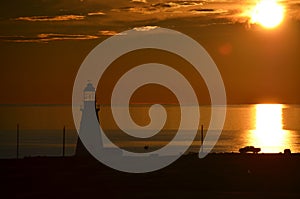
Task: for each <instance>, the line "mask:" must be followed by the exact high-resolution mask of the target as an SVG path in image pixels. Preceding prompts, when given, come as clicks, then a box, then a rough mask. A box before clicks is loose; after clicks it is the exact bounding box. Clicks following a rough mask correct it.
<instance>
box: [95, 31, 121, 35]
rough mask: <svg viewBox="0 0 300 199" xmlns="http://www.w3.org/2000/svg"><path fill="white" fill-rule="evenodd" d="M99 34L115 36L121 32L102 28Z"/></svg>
mask: <svg viewBox="0 0 300 199" xmlns="http://www.w3.org/2000/svg"><path fill="white" fill-rule="evenodd" d="M99 34H100V35H102V36H113V35H117V34H119V33H117V32H116V31H113V30H100V31H99Z"/></svg>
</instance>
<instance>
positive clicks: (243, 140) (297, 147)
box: [0, 104, 300, 158]
mask: <svg viewBox="0 0 300 199" xmlns="http://www.w3.org/2000/svg"><path fill="white" fill-rule="evenodd" d="M120 108H122V107H120ZM188 108H198V107H188ZM216 108H220V107H216ZM221 108H222V107H221ZM166 109H167V112H168V113H170V114H169V115H168V121H167V124H166V126H165V128H164V129H163V130H162V131H161V132H160V133H159V134H157V135H156V136H154V137H152V138H149V139H135V138H132V137H129V136H127V135H126V134H125V133H121V132H120V131H119V130H118V129H117V127H116V125H115V123H114V122H112V121H111V120H109V119H106V120H105V119H102V120H103V121H104V122H103V123H104V124H103V128H104V129H105V133H106V134H107V135H108V136H109V138H110V139H111V140H112V141H113V142H114V143H115V144H116V145H118V146H120V147H122V148H124V149H126V150H129V151H134V152H144V150H145V149H144V146H146V145H147V146H149V149H150V150H153V151H154V150H156V149H158V148H161V147H163V146H164V145H165V144H167V143H168V142H169V141H170V140H171V139H172V138H173V136H174V135H175V134H176V129H177V122H178V115H177V113H178V107H177V106H172V105H169V106H167V108H166ZM147 110H148V108H147V107H145V106H133V107H132V114H133V118H134V119H135V120H136V121H137V123H141V124H146V123H147V122H149V121H148V120H149V118H148V117H147ZM0 111H1V113H2V114H3V116H2V118H3V119H2V121H1V122H0V158H14V157H16V124H17V123H19V124H20V157H25V156H61V155H62V137H63V136H62V135H63V133H62V128H63V126H66V155H73V154H74V152H75V147H76V142H77V133H76V130H75V128H74V124H73V119H72V111H71V107H70V106H47V105H45V106H1V107H0ZM107 111H108V107H102V110H101V112H100V118H106V117H104V116H105V115H106V114H107ZM210 111H211V108H210V107H209V106H201V107H200V112H201V119H200V124H203V125H204V134H205V133H206V130H207V127H208V125H209V122H210ZM145 115H146V116H145ZM157 117H159V116H157ZM135 130H137V131H138V129H135ZM184 132H185V133H186V134H189V133H191V131H190V129H184ZM181 142H182V143H180V142H179V143H178V144H184V142H185V140H181ZM208 143H210V142H208ZM200 145H201V142H200V130H199V132H198V134H197V136H196V137H195V140H194V142H193V144H192V146H191V147H190V149H189V151H192V152H198V151H199V146H200ZM248 145H253V146H256V147H260V148H261V149H262V152H263V153H279V152H283V150H284V149H286V148H289V149H291V150H292V152H297V153H300V105H280V104H273V105H265V104H264V105H230V106H228V107H227V116H226V121H225V125H224V128H223V130H222V134H221V136H220V138H219V141H218V143H217V144H216V145H215V146H214V148H213V150H212V152H238V150H239V148H241V147H244V146H248Z"/></svg>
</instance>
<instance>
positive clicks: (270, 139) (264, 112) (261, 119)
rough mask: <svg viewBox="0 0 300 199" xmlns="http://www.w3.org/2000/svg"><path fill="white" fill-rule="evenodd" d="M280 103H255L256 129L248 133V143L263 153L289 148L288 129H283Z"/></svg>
mask: <svg viewBox="0 0 300 199" xmlns="http://www.w3.org/2000/svg"><path fill="white" fill-rule="evenodd" d="M282 108H283V105H282V104H257V105H256V106H255V110H256V114H255V118H256V119H255V124H256V129H255V130H253V131H251V133H250V135H251V136H250V138H249V141H250V143H249V144H250V145H253V146H255V147H260V148H261V152H263V153H278V152H283V151H284V149H286V148H289V137H288V131H287V130H283V122H282Z"/></svg>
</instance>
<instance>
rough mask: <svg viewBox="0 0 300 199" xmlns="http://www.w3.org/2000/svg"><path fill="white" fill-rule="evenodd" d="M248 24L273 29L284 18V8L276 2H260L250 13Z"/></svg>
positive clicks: (271, 0) (269, 0)
mask: <svg viewBox="0 0 300 199" xmlns="http://www.w3.org/2000/svg"><path fill="white" fill-rule="evenodd" d="M250 18H251V19H250V23H252V24H259V25H261V26H263V27H265V28H270V29H271V28H275V27H276V26H278V25H279V24H280V23H281V22H282V21H283V18H284V6H282V5H280V4H279V3H278V2H277V1H276V0H261V1H259V2H258V3H257V4H256V5H255V6H254V8H253V9H252V10H251V12H250Z"/></svg>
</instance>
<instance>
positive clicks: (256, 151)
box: [239, 146, 261, 153]
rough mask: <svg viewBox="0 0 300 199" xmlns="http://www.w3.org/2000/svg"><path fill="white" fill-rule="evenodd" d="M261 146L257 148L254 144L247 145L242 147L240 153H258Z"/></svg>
mask: <svg viewBox="0 0 300 199" xmlns="http://www.w3.org/2000/svg"><path fill="white" fill-rule="evenodd" d="M260 150H261V149H260V148H255V147H254V146H246V147H244V148H240V150H239V151H240V153H247V152H253V153H258V152H260Z"/></svg>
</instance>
